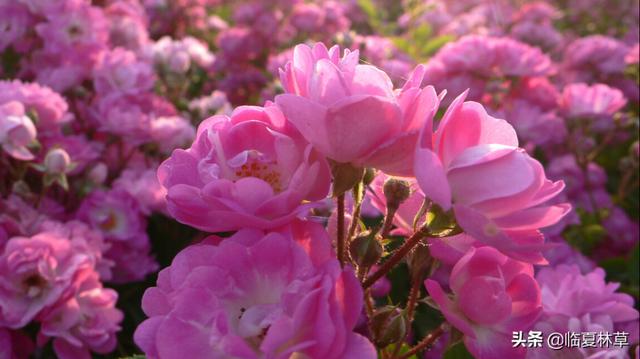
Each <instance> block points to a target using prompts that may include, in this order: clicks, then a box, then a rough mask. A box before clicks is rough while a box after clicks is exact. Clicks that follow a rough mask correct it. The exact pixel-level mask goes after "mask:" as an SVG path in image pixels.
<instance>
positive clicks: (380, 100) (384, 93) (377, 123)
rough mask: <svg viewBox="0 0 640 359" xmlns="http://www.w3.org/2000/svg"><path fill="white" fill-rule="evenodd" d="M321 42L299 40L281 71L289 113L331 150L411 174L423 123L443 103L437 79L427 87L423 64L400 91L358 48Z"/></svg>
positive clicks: (282, 101)
mask: <svg viewBox="0 0 640 359" xmlns="http://www.w3.org/2000/svg"><path fill="white" fill-rule="evenodd" d="M339 51H340V49H339V48H338V47H337V46H334V47H332V48H331V49H330V50H327V48H326V47H325V46H324V45H323V44H322V43H318V44H316V45H315V46H314V47H313V48H311V47H309V46H307V45H298V46H296V47H295V49H294V54H293V61H292V62H290V63H289V64H288V65H286V66H285V69H284V70H283V71H281V76H280V77H281V81H282V84H283V86H284V88H285V91H286V92H287V93H286V94H284V95H279V96H277V97H276V103H277V104H278V106H279V107H281V108H282V111H283V112H284V114H285V116H286V117H287V118H288V119H289V121H291V123H293V125H294V126H296V128H297V129H298V130H299V131H300V132H301V133H302V135H303V136H304V138H305V139H306V140H307V141H309V142H310V143H311V144H312V145H313V146H314V148H316V149H317V150H318V151H319V152H320V153H322V154H323V155H325V156H327V157H328V158H330V159H332V160H334V161H337V162H341V163H352V164H354V165H356V166H360V167H375V168H379V169H381V170H383V171H386V172H388V173H390V174H394V175H405V176H408V175H412V174H413V173H412V172H413V170H412V166H411V163H412V159H413V149H414V146H415V143H416V141H417V136H418V132H419V128H420V127H421V126H422V124H423V123H424V122H425V121H427V120H428V119H429V118H430V117H431V116H433V114H434V113H435V111H436V110H437V108H438V103H439V101H438V98H437V96H436V93H435V90H434V89H433V88H432V87H430V86H429V87H426V88H424V89H421V88H420V87H419V86H420V83H421V82H422V77H423V75H424V69H423V67H422V66H420V67H418V68H416V70H415V71H414V72H413V74H412V75H411V76H410V77H409V80H408V81H407V83H406V84H405V85H404V87H403V88H402V89H401V90H400V91H399V92H398V93H396V92H394V89H393V84H392V83H391V80H390V79H389V77H388V76H387V74H386V73H384V72H383V71H382V70H380V69H378V68H376V67H373V66H370V65H359V64H358V60H359V59H358V51H354V52H350V51H349V50H345V52H344V55H343V57H342V58H340V57H339V56H340V54H339Z"/></svg>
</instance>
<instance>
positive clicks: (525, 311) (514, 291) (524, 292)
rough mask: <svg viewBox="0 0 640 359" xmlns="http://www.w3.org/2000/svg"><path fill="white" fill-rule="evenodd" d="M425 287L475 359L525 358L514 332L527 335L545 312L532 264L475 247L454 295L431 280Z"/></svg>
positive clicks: (461, 265) (454, 282)
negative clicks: (529, 329) (513, 338)
mask: <svg viewBox="0 0 640 359" xmlns="http://www.w3.org/2000/svg"><path fill="white" fill-rule="evenodd" d="M425 286H426V288H427V291H428V292H429V294H430V295H431V298H432V299H433V300H434V301H435V302H436V303H437V304H438V306H439V307H440V310H441V311H442V314H444V316H445V318H446V319H447V321H448V322H449V323H451V325H453V326H454V327H455V328H456V329H458V330H460V331H461V332H462V333H463V334H464V343H465V346H466V347H467V349H469V351H470V352H471V353H472V354H473V355H474V357H476V358H479V359H493V358H500V357H503V358H524V357H525V348H522V347H519V348H514V347H513V346H512V344H511V337H512V333H513V331H520V330H523V331H524V330H527V329H528V328H529V327H530V326H531V325H532V324H533V323H534V322H535V321H536V319H537V318H538V317H539V315H540V313H541V311H542V306H541V301H540V289H539V288H538V284H537V283H536V281H535V279H534V278H533V266H532V265H531V264H526V263H523V262H518V261H515V260H513V259H511V258H509V257H506V256H504V255H503V254H501V253H500V252H498V251H497V250H495V249H493V248H491V247H481V248H472V249H470V250H469V252H467V254H465V255H464V256H463V257H462V258H461V259H460V260H459V261H458V263H456V265H455V266H454V267H453V270H452V272H451V277H450V278H449V287H450V288H451V292H452V294H453V295H452V296H448V295H447V293H445V292H444V290H443V289H442V287H441V286H440V284H438V283H437V282H435V281H433V280H431V279H427V280H426V281H425Z"/></svg>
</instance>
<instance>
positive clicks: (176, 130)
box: [150, 116, 196, 154]
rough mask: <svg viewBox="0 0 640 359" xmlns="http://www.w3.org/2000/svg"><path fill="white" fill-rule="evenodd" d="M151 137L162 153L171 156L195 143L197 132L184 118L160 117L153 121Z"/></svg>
mask: <svg viewBox="0 0 640 359" xmlns="http://www.w3.org/2000/svg"><path fill="white" fill-rule="evenodd" d="M150 135H151V139H152V140H153V142H155V143H156V144H157V146H158V149H159V150H160V151H161V152H162V153H165V154H170V153H171V151H173V150H174V149H176V148H182V147H186V146H188V145H189V144H190V143H191V142H193V139H194V138H195V137H196V130H195V128H193V125H191V123H190V122H189V121H188V120H187V119H185V118H184V117H180V116H160V117H157V118H154V119H153V120H152V121H151V130H150Z"/></svg>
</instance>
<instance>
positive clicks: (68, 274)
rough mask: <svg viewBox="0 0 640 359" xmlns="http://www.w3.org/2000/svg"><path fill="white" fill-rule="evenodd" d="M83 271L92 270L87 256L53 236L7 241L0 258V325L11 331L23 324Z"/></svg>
mask: <svg viewBox="0 0 640 359" xmlns="http://www.w3.org/2000/svg"><path fill="white" fill-rule="evenodd" d="M87 270H89V271H92V270H93V268H92V260H91V257H90V255H89V254H85V253H81V252H78V251H76V250H75V248H74V246H73V245H72V243H71V242H70V241H69V240H68V239H67V238H65V237H62V236H60V235H59V234H57V233H54V232H42V233H39V234H37V235H35V236H33V237H31V238H27V237H14V238H12V239H10V240H9V242H8V243H7V244H6V246H5V248H4V251H3V253H2V255H0V274H1V275H0V323H1V324H2V325H3V326H7V327H9V328H14V329H17V328H21V327H23V326H25V325H27V324H28V323H29V322H30V321H31V320H32V319H33V318H34V317H35V316H36V315H38V314H39V313H40V312H41V311H42V310H43V309H44V308H47V307H49V306H51V305H53V304H54V303H55V302H56V301H58V300H59V299H60V297H61V296H62V295H63V294H64V293H65V292H66V291H67V290H70V289H71V288H72V285H74V284H75V282H76V281H77V280H78V278H80V277H82V276H83V275H84V274H83V273H85V272H87Z"/></svg>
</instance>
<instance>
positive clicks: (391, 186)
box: [382, 177, 411, 209]
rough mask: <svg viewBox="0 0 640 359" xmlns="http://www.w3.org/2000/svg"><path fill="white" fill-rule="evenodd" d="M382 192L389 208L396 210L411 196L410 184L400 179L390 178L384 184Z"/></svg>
mask: <svg viewBox="0 0 640 359" xmlns="http://www.w3.org/2000/svg"><path fill="white" fill-rule="evenodd" d="M382 190H383V192H384V197H385V198H386V200H387V206H389V207H391V208H396V209H397V208H398V206H400V205H401V204H402V203H403V202H404V201H406V200H407V198H409V196H410V195H411V187H410V185H409V182H407V181H405V180H401V179H399V178H393V177H389V179H387V180H386V181H385V182H384V186H383V187H382Z"/></svg>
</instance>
